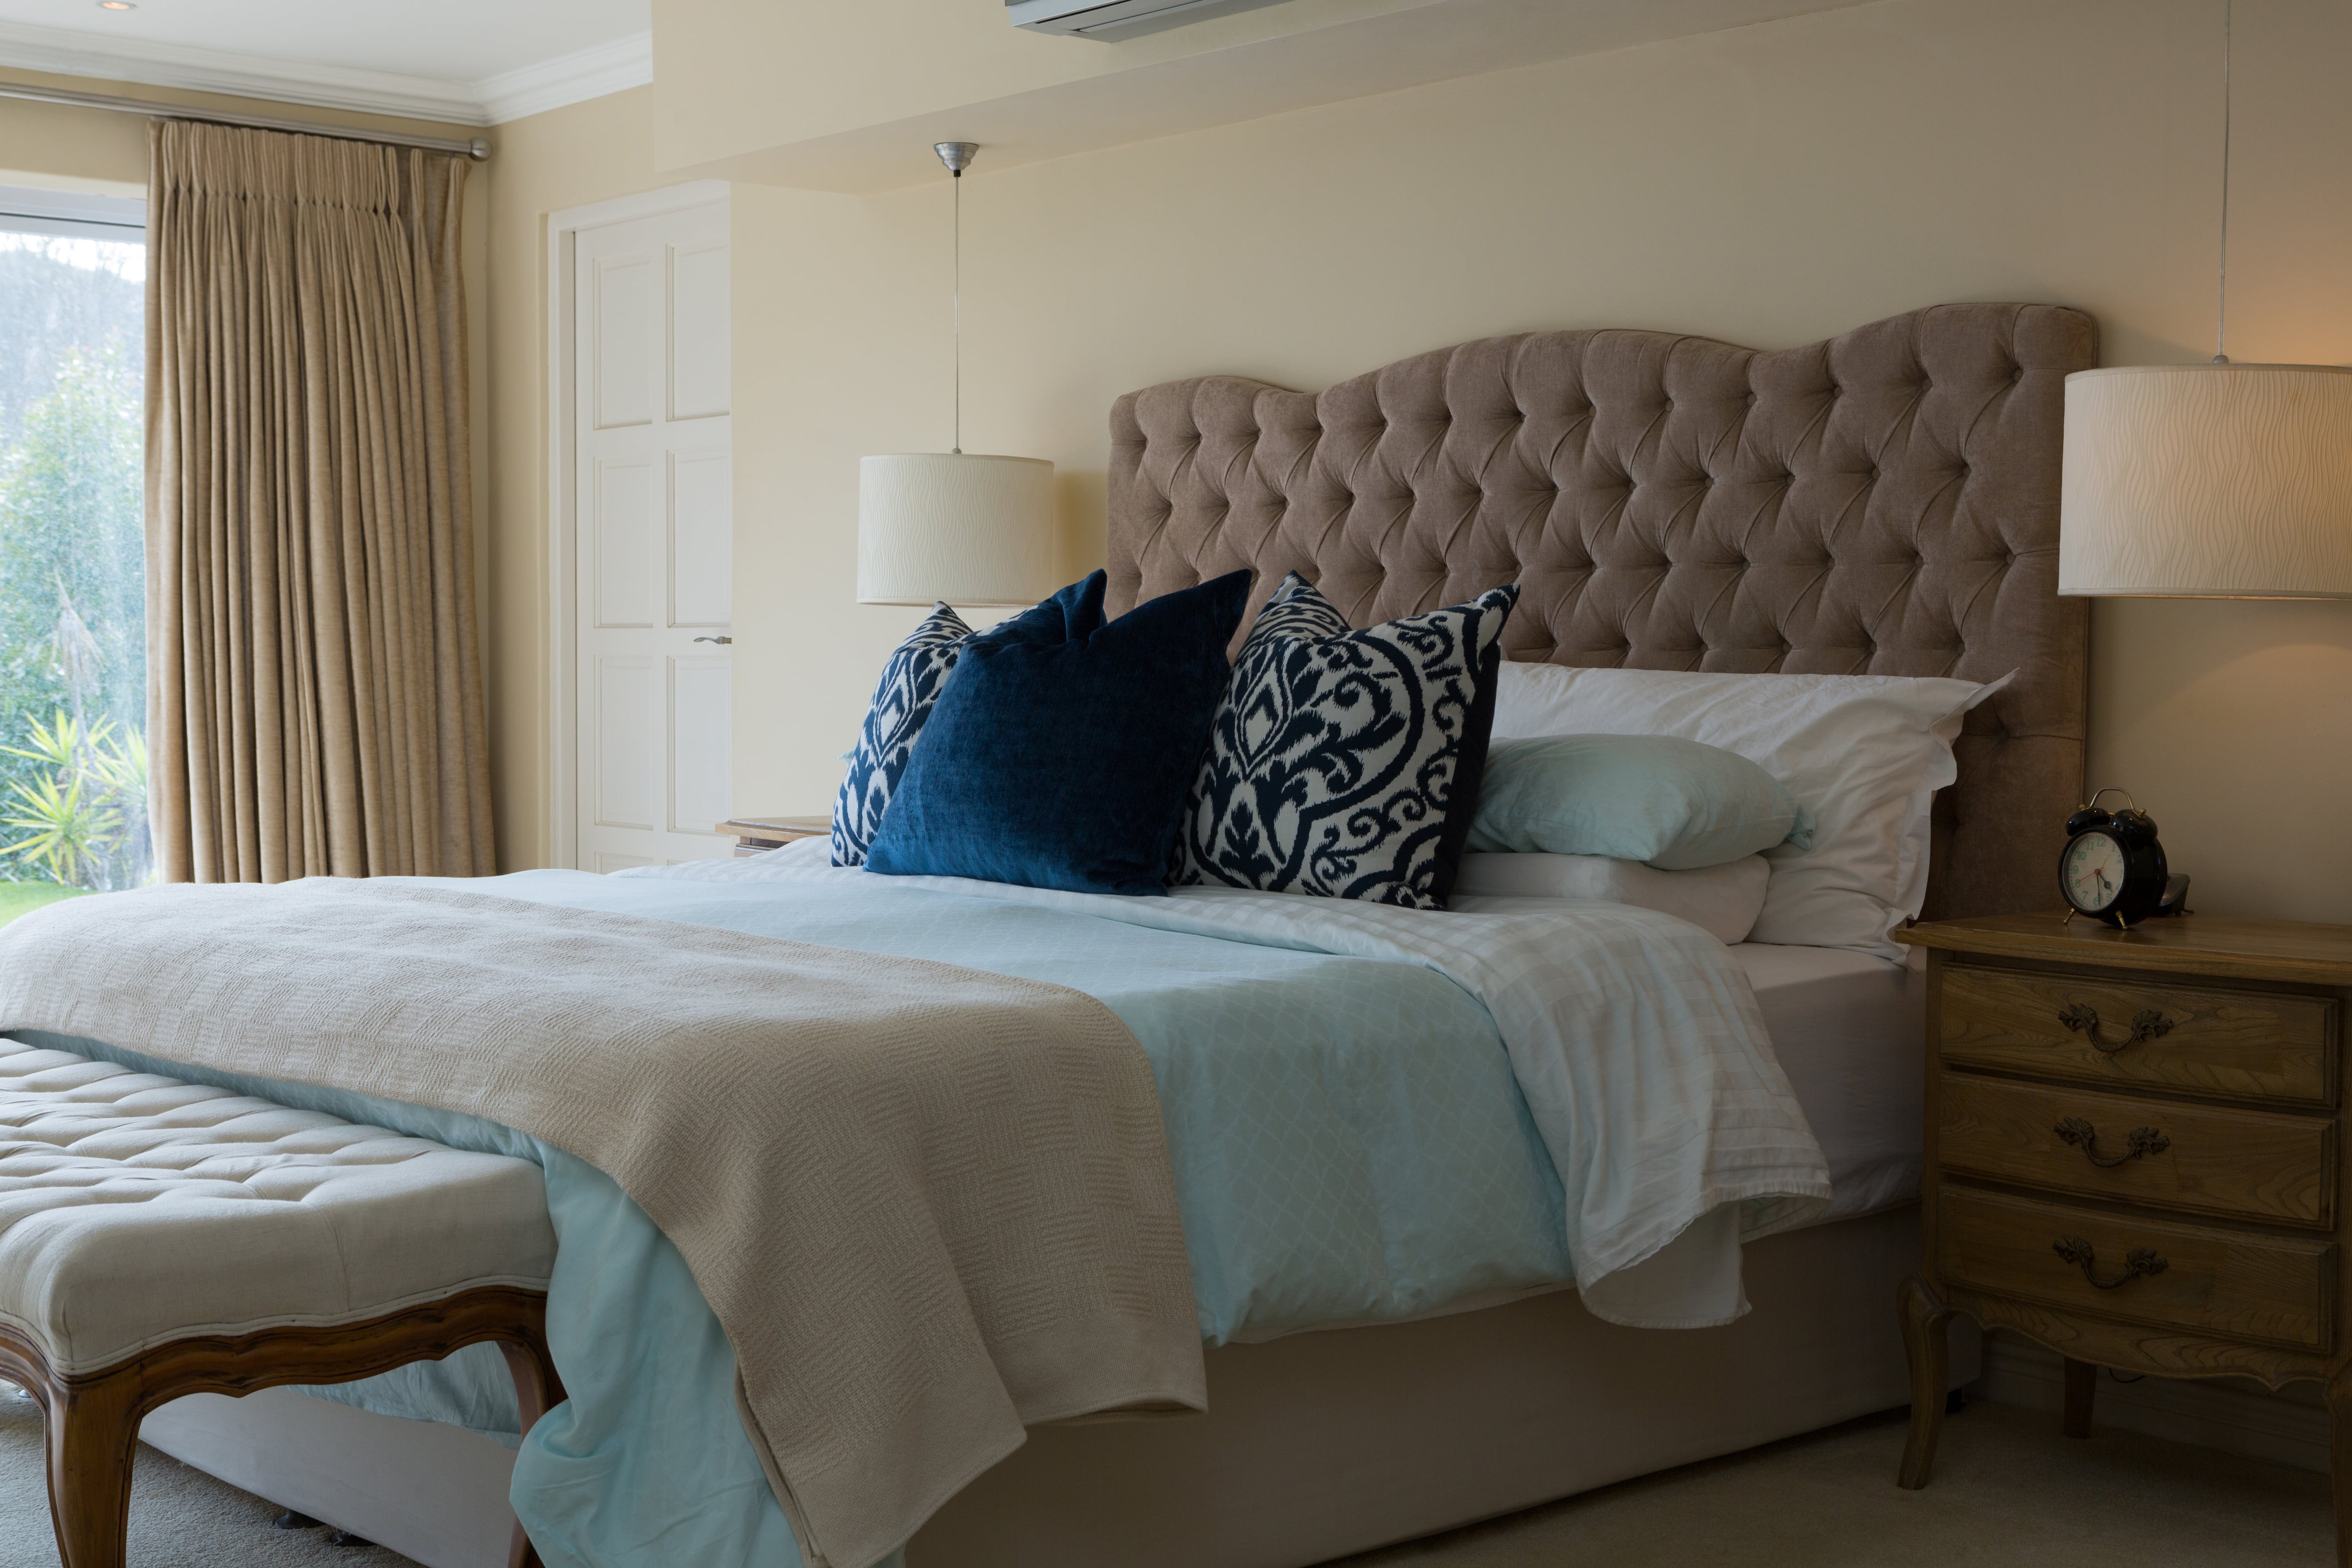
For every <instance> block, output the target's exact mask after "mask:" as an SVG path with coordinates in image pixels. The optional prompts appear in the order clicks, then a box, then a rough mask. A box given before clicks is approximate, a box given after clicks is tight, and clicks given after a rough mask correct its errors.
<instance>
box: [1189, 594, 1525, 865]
mask: <svg viewBox="0 0 2352 1568" xmlns="http://www.w3.org/2000/svg"><path fill="white" fill-rule="evenodd" d="M1518 598H1519V590H1518V586H1517V584H1509V585H1507V586H1505V587H1501V588H1495V589H1491V590H1489V591H1488V592H1486V593H1484V594H1481V595H1478V596H1477V597H1476V598H1475V599H1473V600H1471V601H1470V602H1469V603H1467V604H1463V605H1454V606H1453V607H1452V608H1450V609H1444V610H1433V611H1431V612H1430V613H1429V614H1427V615H1422V616H1407V617H1405V618H1404V619H1402V620H1396V621H1390V622H1388V623H1387V624H1385V625H1383V626H1370V627H1367V628H1365V629H1364V630H1362V631H1356V630H1352V629H1350V628H1349V625H1348V619H1347V617H1346V616H1343V615H1341V614H1340V613H1339V611H1338V610H1336V609H1334V608H1333V607H1332V606H1331V605H1330V603H1329V601H1328V600H1326V599H1325V598H1324V597H1323V595H1320V594H1318V593H1317V592H1316V591H1315V588H1314V586H1313V585H1312V584H1309V583H1308V582H1307V580H1306V579H1305V578H1303V577H1301V576H1299V575H1298V574H1297V573H1293V574H1291V575H1290V576H1289V577H1288V578H1287V579H1286V581H1285V582H1284V583H1283V584H1282V586H1281V587H1280V588H1279V589H1277V590H1276V592H1275V595H1274V597H1273V598H1272V599H1270V600H1268V601H1267V602H1266V605H1265V609H1263V610H1261V611H1260V612H1259V613H1258V617H1257V621H1256V624H1255V625H1254V626H1252V627H1251V628H1250V635H1249V637H1248V640H1247V641H1245V642H1244V643H1243V644H1242V651H1241V654H1240V657H1239V658H1235V659H1234V676H1233V684H1232V685H1231V686H1230V687H1229V688H1227V689H1226V692H1225V697H1224V700H1223V703H1221V704H1220V705H1219V707H1218V710H1217V716H1216V720H1215V722H1214V724H1213V728H1212V730H1211V731H1210V742H1209V752H1208V755H1207V756H1206V757H1205V758H1203V759H1202V763H1201V769H1200V773H1199V774H1198V776H1197V778H1196V779H1195V781H1194V783H1193V785H1192V795H1191V796H1190V798H1189V799H1188V800H1187V802H1186V805H1185V813H1184V836H1183V842H1182V845H1181V847H1180V850H1179V853H1178V865H1177V867H1176V869H1175V874H1174V880H1176V881H1177V882H1179V883H1190V884H1199V883H1222V884H1223V885H1225V886H1228V887H1235V888H1255V889H1262V890H1265V891H1268V892H1284V893H1312V894H1317V895H1320V896H1322V897H1325V898H1338V899H1368V900H1372V901H1374V902H1378V903H1387V904H1400V905H1402V906H1404V907H1406V908H1408V909H1426V910H1442V909H1444V907H1445V900H1446V896H1447V894H1448V893H1450V892H1451V891H1452V890H1453V886H1454V872H1455V870H1456V868H1458V867H1459V865H1460V863H1461V859H1462V849H1463V845H1464V842H1465V839H1467V837H1469V832H1470V822H1471V818H1472V816H1473V815H1474V814H1475V812H1476V810H1477V806H1478V783H1479V778H1480V775H1481V773H1483V772H1484V770H1485V766H1486V738H1487V735H1488V732H1489V731H1491V730H1492V729H1493V727H1494V721H1495V685H1496V669H1497V668H1498V667H1499V665H1500V662H1501V658H1502V636H1503V624H1504V622H1506V621H1507V620H1508V619H1509V618H1510V614H1511V609H1512V606H1513V605H1517V603H1518Z"/></svg>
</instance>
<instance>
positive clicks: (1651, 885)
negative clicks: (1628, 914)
mask: <svg viewBox="0 0 2352 1568" xmlns="http://www.w3.org/2000/svg"><path fill="white" fill-rule="evenodd" d="M1771 879H1772V868H1771V867H1770V866H1769V864H1767V863H1766V861H1765V859H1764V857H1763V856H1761V855H1749V856H1747V857H1745V858H1741V859H1738V860H1727V861H1725V862H1724V863H1723V864H1721V865H1719V866H1708V867H1706V868H1702V869H1699V870H1696V871H1661V870H1659V869H1658V868H1656V867H1654V866H1644V865H1643V864H1642V862H1640V861H1639V860H1612V859H1611V858H1608V857H1606V856H1601V855H1545V854H1519V855H1509V854H1500V853H1497V854H1491V855H1480V854H1470V855H1465V856H1464V857H1462V869H1461V871H1460V873H1459V874H1457V875H1456V876H1455V877H1454V897H1453V899H1452V900H1450V901H1449V902H1448V904H1447V906H1446V907H1447V908H1448V909H1454V910H1466V911H1468V912H1470V913H1473V914H1475V913H1476V912H1478V910H1480V908H1482V907H1483V900H1486V899H1488V898H1492V897H1496V896H1503V897H1516V898H1538V899H1599V900H1601V901H1602V902H1604V903H1611V904H1631V905H1633V907H1634V908H1635V909H1641V910H1657V911H1658V912H1659V913H1660V914H1664V915H1673V916H1674V917H1675V919H1677V920H1685V921H1690V923H1691V924H1693V925H1695V926H1696V927H1698V928H1699V929H1700V930H1702V931H1706V934H1707V935H1709V936H1711V937H1713V938H1715V940H1716V941H1717V942H1721V943H1723V945H1724V946H1726V947H1729V946H1730V945H1731V944H1732V943H1734V942H1745V941H1747V940H1748V931H1749V930H1750V928H1752V927H1753V926H1754V925H1755V924H1756V916H1757V914H1758V913H1759V911H1760V910H1762V909H1763V908H1764V888H1765V884H1766V883H1768V882H1769V881H1770V880H1771Z"/></svg>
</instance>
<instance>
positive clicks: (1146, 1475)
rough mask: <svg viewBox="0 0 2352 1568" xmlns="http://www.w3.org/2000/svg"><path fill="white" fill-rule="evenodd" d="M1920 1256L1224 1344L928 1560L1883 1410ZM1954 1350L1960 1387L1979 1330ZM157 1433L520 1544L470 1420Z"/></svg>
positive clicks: (1026, 1462) (248, 1411)
mask: <svg viewBox="0 0 2352 1568" xmlns="http://www.w3.org/2000/svg"><path fill="white" fill-rule="evenodd" d="M1918 1257H1919V1243H1918V1217H1917V1210H1916V1207H1904V1208H1900V1209H1896V1210H1894V1211H1891V1212H1888V1213H1884V1214H1878V1215H1867V1216H1864V1217H1862V1218H1858V1219H1850V1220H1841V1221H1838V1222H1836V1223H1834V1224H1831V1225H1824V1226H1815V1227H1813V1228H1811V1229H1808V1230H1800V1231H1793V1232H1790V1233H1789V1234H1786V1235H1782V1236H1776V1237H1770V1238H1769V1239H1767V1240H1764V1241H1759V1242H1757V1243H1754V1244H1753V1245H1751V1246H1750V1247H1748V1249H1747V1256H1746V1265H1747V1282H1748V1298H1749V1300H1751V1301H1752V1302H1753V1303H1754V1304H1755V1310H1754V1311H1752V1312H1751V1313H1749V1314H1748V1316H1747V1317H1746V1318H1744V1319H1742V1320H1740V1321H1738V1323H1735V1324H1732V1325H1731V1326H1729V1327H1727V1328H1721V1329H1704V1330H1698V1331H1690V1332H1665V1331H1655V1330H1642V1329H1623V1328H1617V1327H1614V1326H1612V1325H1610V1324H1607V1323H1603V1322H1601V1321H1600V1320H1598V1319H1596V1318H1594V1317H1592V1316H1591V1314H1589V1313H1587V1312H1586V1311H1585V1310H1583V1308H1582V1307H1581V1306H1580V1305H1579V1304H1578V1301H1577V1299H1576V1295H1575V1293H1574V1292H1573V1291H1566V1290H1564V1291H1559V1292H1557V1293H1554V1294H1551V1295H1547V1296H1539V1297H1536V1298H1534V1299H1532V1300H1523V1301H1517V1302H1514V1303H1512V1304H1510V1305H1508V1306H1502V1307H1494V1308H1488V1309H1486V1310H1482V1311H1476V1312H1464V1313H1458V1314H1454V1315H1453V1316H1448V1317H1440V1318H1432V1319H1426V1320H1423V1321H1419V1322H1413V1323H1395V1324H1386V1325H1382V1326H1381V1327H1377V1328H1363V1329H1342V1330H1336V1331H1329V1332H1321V1333H1306V1334H1294V1335H1291V1336H1290V1337H1288V1338H1286V1339H1280V1340H1275V1341H1272V1342H1267V1343H1265V1344H1254V1345H1227V1346H1224V1347H1223V1348H1221V1349H1218V1350H1215V1351H1212V1352H1209V1356H1208V1368H1209V1414H1208V1415H1204V1416H1202V1417H1199V1418H1197V1419H1194V1418H1186V1419H1180V1420H1160V1421H1143V1422H1117V1421H1113V1422H1099V1423H1089V1424H1085V1425H1079V1426H1060V1427H1045V1428H1041V1429H1039V1430H1037V1431H1035V1432H1033V1433H1032V1434H1031V1436H1030V1441H1029V1443H1028V1445H1027V1446H1026V1447H1024V1448H1022V1449H1021V1450H1020V1451H1019V1452H1018V1453H1016V1454H1014V1455H1013V1457H1012V1458H1009V1459H1007V1460H1005V1461H1004V1462H1003V1464H1001V1465H999V1466H997V1467H996V1468H994V1469H992V1470H991V1471H989V1472H988V1473H987V1474H986V1475H984V1476H982V1478H981V1479H979V1480H978V1481H976V1482H974V1483H973V1484H972V1485H971V1487H969V1488H967V1489H965V1490H964V1491H963V1493H962V1494H961V1496H959V1497H957V1498H956V1499H955V1500H953V1501H951V1502H950V1503H949V1504H948V1506H947V1507H946V1508H945V1509H943V1510H940V1513H939V1515H938V1516H937V1517H936V1518H935V1519H933V1520H932V1521H931V1522H930V1523H929V1525H928V1526H926V1527H925V1528H924V1530H923V1531H922V1533H921V1534H919V1535H918V1536H916V1537H915V1539H914V1542H912V1543H911V1544H910V1545H909V1547H908V1568H1016V1565H1017V1568H1100V1565H1101V1564H1104V1563H1119V1564H1120V1565H1121V1568H1200V1564H1202V1563H1216V1564H1218V1565H1219V1568H1304V1565H1306V1564H1308V1563H1319V1562H1323V1561H1325V1560H1326V1559H1328V1558H1331V1557H1336V1556H1340V1555H1343V1554H1345V1553H1347V1552H1360V1551H1364V1550H1367V1549H1369V1548H1371V1547H1374V1546H1379V1545H1382V1544H1385V1543H1387V1542H1393V1541H1403V1540H1410V1539H1412V1537H1415V1536H1420V1535H1427V1534H1430V1533H1432V1532H1433V1531H1440V1530H1446V1529H1450V1528H1452V1527H1454V1526H1455V1525H1461V1524H1467V1523H1470V1522H1472V1521H1475V1520H1480V1519H1487V1518H1492V1517H1493V1516H1495V1515H1496V1514H1503V1513H1509V1512H1511V1511H1513V1510H1517V1509H1522V1508H1528V1507H1530V1506H1532V1505H1534V1504H1536V1503H1539V1502H1546V1501H1549V1500H1552V1499H1554V1498H1561V1497H1569V1496H1571V1495H1573V1494H1575V1493H1577V1492H1580V1491H1587V1490H1590V1489H1592V1488H1594V1487H1600V1486H1606V1485H1608V1484H1609V1483H1610V1482H1612V1481H1619V1480H1624V1479H1628V1478H1630V1477H1633V1476H1640V1475H1647V1474H1649V1473H1651V1472H1652V1471H1654V1470H1661V1469H1665V1468H1671V1467H1673V1466H1675V1465H1683V1464H1689V1463H1691V1462H1693V1461H1695V1460H1698V1459H1706V1458H1714V1457H1716V1456H1717V1455H1720V1454H1728V1453H1733V1452H1736V1451H1738V1449H1741V1448H1748V1447H1754V1446H1755V1445H1757V1444H1759V1443H1769V1442H1771V1441H1773V1440H1774V1439H1776V1438H1780V1437H1788V1436H1795V1435H1796V1434H1798V1433H1801V1432H1810V1431H1813V1430H1815V1429H1816V1428H1819V1427H1822V1426H1831V1425H1833V1424H1835V1423H1837V1422H1840V1421H1843V1420H1848V1419H1850V1418H1852V1417H1853V1416H1856V1415H1867V1414H1869V1413H1871V1412H1873V1411H1877V1410H1885V1409H1888V1408H1891V1407H1893V1406H1895V1405H1902V1404H1904V1403H1905V1402H1906V1400H1907V1399H1908V1398H1909V1393H1908V1385H1907V1380H1906V1376H1905V1373H1904V1364H1903V1348H1902V1342H1901V1338H1900V1335H1899V1333H1898V1331H1897V1329H1896V1326H1895V1284H1896V1282H1897V1281H1899V1280H1900V1279H1902V1278H1903V1277H1904V1276H1905V1275H1906V1274H1909V1273H1912V1272H1914V1271H1915V1270H1916V1268H1917V1267H1918ZM1952 1349H1953V1357H1952V1380H1953V1383H1954V1384H1955V1385H1956V1386H1957V1385H1958V1384H1961V1383H1965V1382H1968V1381H1969V1380H1971V1379H1973V1378H1974V1377H1975V1376H1976V1372H1977V1345H1976V1341H1975V1338H1974V1336H1973V1335H1970V1334H1966V1333H1961V1332H1955V1334H1954V1335H1953V1346H1952ZM142 1436H144V1437H145V1438H146V1440H147V1441H148V1442H150V1443H152V1444H153V1445H154V1446H155V1447H159V1448H161V1449H163V1451H164V1452H165V1453H168V1454H171V1455H173V1456H174V1457H175V1458H180V1459H182V1460H184V1461H185V1462H187V1463H188V1464H191V1465H194V1467H196V1468H198V1469H202V1470H206V1471H209V1472H210V1473H212V1474H214V1475H216V1476H218V1477H220V1478H221V1479H224V1480H226V1481H229V1482H231V1483H233V1484H235V1485H236V1486H239V1487H243V1488H244V1489H247V1490H248V1491H252V1492H256V1493H258V1494H259V1495H261V1496H263V1497H265V1498H268V1499H269V1500H271V1501H273V1502H276V1503H278V1504H279V1505H280V1506H282V1507H286V1508H291V1509H294V1510H298V1511H299V1512H302V1513H307V1514H310V1516H312V1517H313V1518H316V1519H319V1520H322V1521H326V1522H327V1523H330V1524H333V1525H336V1526H339V1527H341V1528H342V1529H345V1530H349V1531H352V1532H353V1533H354V1534H357V1535H360V1536H362V1537H364V1538H366V1539H367V1540H370V1541H373V1542H379V1543H381V1544H383V1545H385V1546H389V1547H391V1548H392V1549H393V1550H394V1551H396V1552H402V1553H404V1554H405V1555H407V1556H409V1557H412V1558H415V1560H416V1561H417V1562H419V1563H425V1565H426V1568H500V1565H502V1564H504V1563H505V1562H506V1560H507V1545H508V1539H509V1535H508V1532H509V1529H510V1528H511V1526H510V1523H509V1520H510V1518H511V1516H510V1515H509V1513H508V1511H507V1503H506V1487H507V1478H508V1474H509V1471H510V1470H511V1468H512V1467H513V1462H514V1460H513V1455H512V1454H511V1453H509V1451H508V1450H506V1449H504V1448H501V1447H499V1446H498V1445H496V1444H494V1443H491V1442H490V1441H488V1439H487V1438H483V1437H480V1436H476V1435H474V1434H473V1433H470V1432H466V1431H462V1430H460V1429H458V1428H456V1427H451V1426H435V1425H431V1424H427V1423H424V1422H414V1421H403V1420H399V1419H397V1418H395V1417H392V1416H387V1415H371V1414H369V1413H367V1412H365V1411H361V1410H357V1409H353V1408H352V1407H351V1406H349V1405H334V1404H330V1403H328V1402H326V1401H323V1400H317V1399H312V1398H310V1397H309V1396H308V1395H306V1394H295V1393H293V1392H291V1391H289V1390H286V1389H273V1390H269V1391H267V1392H264V1393H261V1394H252V1395H249V1396H247V1398H244V1399H241V1400H238V1399H229V1398H226V1397H224V1396H222V1395H219V1394H198V1395H195V1396H194V1397H192V1398H188V1399H183V1400H179V1401H177V1402H175V1403H173V1404H171V1405H165V1406H164V1407H163V1409H161V1410H158V1411H156V1412H155V1413H154V1414H153V1415H150V1416H149V1417H148V1418H147V1423H146V1426H145V1427H144V1429H143V1431H142ZM1887 1484H1888V1485H1889V1486H1892V1485H1893V1484H1894V1477H1893V1476H1892V1475H1891V1474H1890V1475H1889V1476H1888V1478H1887Z"/></svg>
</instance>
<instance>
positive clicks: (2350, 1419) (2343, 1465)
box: [2327, 1365, 2352, 1568]
mask: <svg viewBox="0 0 2352 1568" xmlns="http://www.w3.org/2000/svg"><path fill="white" fill-rule="evenodd" d="M2327 1415H2328V1417H2329V1420H2328V1433H2329V1436H2328V1447H2329V1454H2328V1470H2329V1479H2330V1481H2331V1482H2332V1484H2333V1489H2334V1491H2335V1494H2336V1558H2335V1562H2336V1568H2352V1365H2347V1366H2345V1367H2344V1368H2342V1369H2341V1370H2339V1371H2338V1372H2337V1373H2336V1375H2335V1376H2334V1377H2333V1378H2331V1379H2329V1380H2328V1384H2327Z"/></svg>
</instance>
